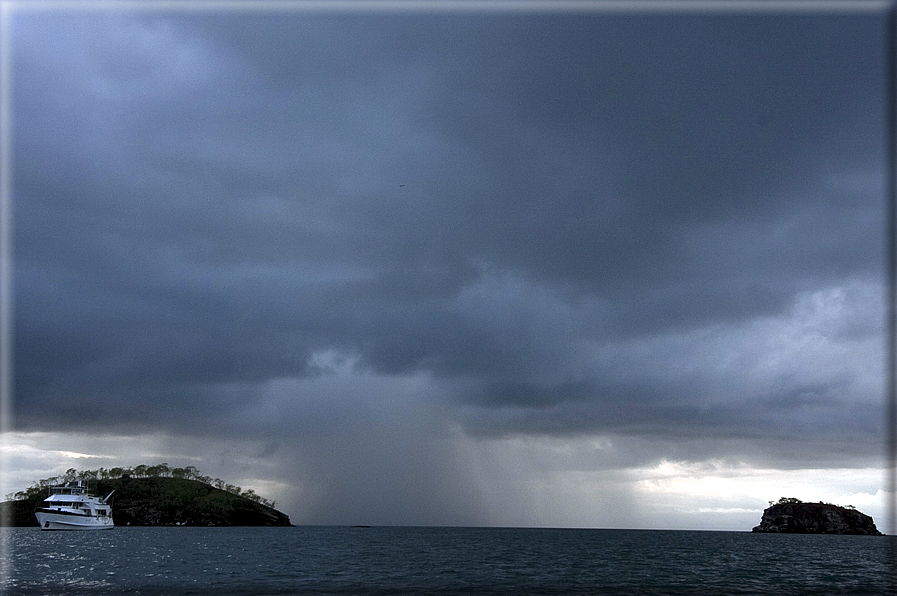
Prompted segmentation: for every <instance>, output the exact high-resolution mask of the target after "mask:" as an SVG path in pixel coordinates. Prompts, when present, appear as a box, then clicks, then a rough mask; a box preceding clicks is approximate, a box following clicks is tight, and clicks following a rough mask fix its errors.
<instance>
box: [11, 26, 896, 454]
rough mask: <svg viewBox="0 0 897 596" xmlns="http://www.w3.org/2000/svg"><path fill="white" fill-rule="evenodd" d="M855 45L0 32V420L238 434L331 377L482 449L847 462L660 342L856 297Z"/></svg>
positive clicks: (812, 391)
mask: <svg viewBox="0 0 897 596" xmlns="http://www.w3.org/2000/svg"><path fill="white" fill-rule="evenodd" d="M882 23H883V19H881V18H880V17H877V16H869V15H866V16H862V17H858V16H840V17H832V16H816V15H801V16H783V15H776V16H774V17H772V16H759V15H752V16H733V15H726V16H720V15H716V16H708V15H692V16H676V17H671V16H669V15H667V16H664V17H658V16H641V17H634V16H619V15H616V16H607V15H604V16H577V17H570V16H568V17H547V16H540V17H539V18H534V17H529V16H524V15H515V16H512V17H507V16H503V17H501V18H499V17H483V16H469V17H468V16H464V17H462V16H458V15H454V16H440V15H414V16H397V15H393V16H390V17H383V16H379V17H374V16H354V17H340V18H335V17H323V16H308V15H306V16H300V17H292V16H278V17H277V18H274V17H266V16H248V17H246V16H241V17H239V18H236V17H233V16H216V15H204V16H202V17H177V18H166V17H162V16H146V15H144V16H140V17H135V16H132V15H128V14H126V13H121V14H118V15H113V16H109V15H90V16H78V17H72V16H49V15H43V16H27V17H25V16H20V17H17V18H16V23H15V26H14V31H15V36H14V50H15V52H14V58H15V64H16V71H15V77H14V80H13V90H14V95H15V106H16V107H15V116H16V128H15V131H16V132H15V138H14V143H15V150H16V156H15V167H16V180H15V183H16V216H15V217H16V219H15V225H16V267H17V269H16V276H17V279H16V327H17V335H16V355H15V358H16V394H17V400H16V413H17V421H18V423H19V424H21V425H23V426H24V427H26V428H28V427H31V428H37V427H42V426H43V427H55V426H66V427H69V426H71V425H73V424H75V425H78V424H80V425H84V426H92V425H100V424H112V425H123V426H128V425H140V424H144V425H147V426H149V427H154V426H160V427H163V428H180V429H188V428H189V429H192V430H193V431H195V432H204V431H210V430H214V429H218V428H225V427H230V426H233V427H239V426H240V424H241V423H240V422H238V421H237V422H233V421H234V420H238V419H239V418H240V417H241V416H242V417H246V416H248V414H247V411H248V410H251V409H252V407H253V405H254V404H255V405H258V406H259V407H261V404H263V402H265V400H266V399H269V398H270V396H269V395H268V394H267V393H266V386H267V384H269V383H271V382H273V381H276V380H278V379H283V378H291V377H295V378H317V377H318V376H321V375H325V376H326V374H328V373H327V372H326V370H325V369H326V368H327V367H326V366H324V367H323V368H322V367H321V366H316V365H315V364H314V362H315V360H314V359H315V355H316V354H320V353H322V352H326V351H334V352H336V353H340V354H343V355H346V356H347V357H351V358H352V359H354V360H353V362H354V367H355V370H356V371H357V372H358V373H359V374H361V373H365V374H367V373H371V374H379V375H386V376H390V375H397V376H405V375H415V374H423V375H428V378H430V379H431V382H432V383H433V384H434V386H438V387H440V388H441V389H440V391H439V392H438V393H439V396H440V397H439V398H440V399H441V400H443V401H444V402H445V403H449V404H453V405H456V406H457V407H458V408H459V410H458V412H459V413H457V414H456V416H457V418H458V419H459V420H460V421H461V422H462V423H464V424H465V427H466V428H467V429H468V430H469V431H470V432H475V433H482V434H486V435H490V434H501V433H513V432H536V433H548V434H564V433H570V432H587V431H590V430H608V431H613V432H619V433H622V434H626V433H632V434H639V433H644V434H649V435H657V436H666V435H667V434H669V435H680V436H681V435H688V434H691V433H703V434H706V435H708V436H725V435H727V434H732V433H736V432H740V433H744V434H748V435H758V436H759V435H764V434H767V435H775V434H776V433H778V432H780V430H781V432H785V430H784V429H779V428H777V426H776V425H777V424H778V422H776V419H775V417H772V418H771V419H770V417H763V416H760V415H758V414H756V412H757V411H758V408H759V409H762V410H764V411H768V410H774V411H775V412H783V413H784V414H783V415H785V416H787V417H788V420H793V419H796V418H799V417H802V416H803V417H804V418H803V419H805V420H806V419H807V418H806V414H807V412H806V411H801V412H796V411H795V408H798V407H799V406H798V405H796V404H804V403H805V402H807V403H809V402H812V403H813V404H816V407H818V408H820V410H819V415H818V416H816V415H815V414H814V415H813V416H811V417H810V418H809V420H811V421H813V422H812V423H811V424H808V425H807V426H806V428H798V429H796V430H794V432H796V433H798V434H805V433H812V432H814V431H820V432H828V431H829V430H831V432H832V433H834V434H837V433H838V432H841V431H843V432H847V431H849V432H847V434H849V435H850V436H851V437H854V436H859V437H868V436H870V435H871V434H873V433H874V432H875V430H876V429H874V428H873V427H872V426H871V425H870V424H869V422H868V420H867V418H868V412H869V411H871V408H873V406H872V405H871V404H872V400H871V399H869V400H867V401H866V402H863V404H862V405H860V406H858V410H857V412H858V413H857V414H856V415H855V418H856V419H855V420H853V419H852V420H848V421H847V422H846V423H845V424H846V426H845V427H844V428H847V431H844V428H842V429H840V431H839V430H838V429H834V430H832V429H828V427H827V426H826V424H825V420H826V416H831V413H832V412H834V411H838V409H839V408H843V407H844V406H845V404H847V403H850V402H851V401H852V400H853V401H855V399H856V398H857V397H858V396H859V397H863V398H865V397H868V396H865V395H863V393H862V391H861V389H858V388H857V387H856V386H855V385H853V384H852V377H850V375H849V374H848V379H847V381H845V379H844V377H843V375H842V377H839V378H832V379H829V378H823V379H822V380H821V381H820V380H819V379H818V378H813V377H812V375H810V374H809V373H807V374H806V375H804V376H801V375H800V374H798V375H797V376H792V377H791V378H790V380H789V379H788V378H786V377H787V371H778V372H776V371H773V372H771V373H769V375H770V377H775V378H776V379H778V380H777V381H775V382H772V381H769V379H768V378H765V377H764V378H763V379H761V381H763V382H762V383H759V382H758V384H756V385H753V386H752V385H750V382H749V380H744V379H740V377H739V375H738V372H737V370H736V367H734V366H730V367H727V368H725V370H723V371H722V372H720V371H719V370H716V371H714V369H713V366H715V365H716V364H718V362H717V361H716V360H715V359H714V358H715V357H717V356H718V354H716V353H714V351H713V349H712V348H707V345H708V344H707V343H706V342H708V341H710V339H708V338H707V337H704V336H701V337H698V338H697V339H694V341H691V340H681V341H680V340H676V338H677V337H680V336H682V337H687V336H688V335H689V334H696V333H697V334H700V333H701V330H706V329H710V330H711V331H710V332H708V333H713V330H714V329H716V330H720V331H719V332H720V333H730V334H734V335H737V334H738V333H740V332H742V331H743V330H744V329H745V328H746V327H745V326H748V327H749V326H750V325H752V324H754V323H755V322H756V321H758V320H766V319H776V318H777V317H779V318H781V320H783V321H784V320H787V318H788V317H789V316H791V315H792V314H793V313H792V309H793V308H794V304H795V301H796V300H797V299H798V297H799V296H800V295H803V294H807V293H813V292H819V291H823V290H826V289H829V288H831V287H833V286H848V285H850V284H860V285H862V284H863V283H871V284H875V283H878V280H879V273H880V270H881V259H880V253H881V247H882V245H883V242H882V239H881V232H882V230H881V229H880V228H881V226H880V224H879V218H880V215H881V213H882V212H883V211H882V205H881V201H880V198H879V197H880V188H879V186H878V183H877V182H874V181H875V180H878V178H879V170H880V167H881V163H882V156H881V145H882V133H881V127H882V120H881V118H880V114H882V111H883V106H882V103H881V97H882V90H883V89H882V80H881V78H880V76H879V73H881V72H882V64H881V49H880V48H881V45H882V39H883V38H882V32H883V28H882ZM869 180H873V182H871V183H870V182H869ZM857 287H859V286H857ZM858 296H859V298H858ZM864 296H865V294H863V292H862V291H860V290H857V291H848V292H847V297H848V299H854V298H856V299H857V300H859V299H860V298H863V297H864ZM863 304H867V302H864V303H863ZM870 316H872V315H870ZM873 318H874V317H873ZM868 320H869V317H858V318H857V320H856V324H857V326H856V327H852V330H842V333H843V334H844V337H859V338H868V337H870V336H873V335H874V334H875V333H877V332H878V329H877V327H876V325H870V324H869V323H868ZM714 341H715V340H714ZM722 341H723V340H720V342H722ZM651 342H655V343H653V344H652V343H651ZM646 346H647V347H646ZM727 346H728V348H727V349H731V350H733V351H737V350H742V349H743V350H748V349H749V348H750V350H753V351H756V352H762V350H763V349H766V348H767V347H766V346H747V347H746V346H741V345H740V344H738V345H736V344H731V345H729V344H727ZM696 351H702V352H701V353H700V354H698V353H696ZM753 351H752V352H751V353H754V352H753ZM704 352H706V353H704ZM686 354H692V355H693V362H694V364H693V365H692V366H694V367H695V368H698V369H699V368H700V365H701V364H706V365H708V368H707V369H705V370H689V364H688V362H687V361H688V358H686V357H685V356H684V355H686ZM798 360H799V359H795V360H794V361H793V362H791V363H790V364H793V363H795V362H797V361H798ZM752 366H755V367H756V368H757V369H758V370H759V369H760V368H761V367H760V365H759V364H757V363H756V362H753V361H752ZM763 370H765V369H763ZM758 374H759V373H758ZM776 375H778V376H776ZM823 377H825V375H823ZM763 383H766V385H764V384H763ZM776 383H778V384H776ZM820 383H821V384H820ZM733 385H737V386H736V387H734V388H733ZM266 396H268V397H266ZM795 396H796V397H795ZM282 399H284V400H287V401H288V400H290V399H295V398H294V397H283V398H282ZM369 399H370V400H371V401H378V400H381V399H385V395H384V394H383V393H380V392H378V391H373V390H372V392H371V394H370V396H369ZM63 403H70V404H73V405H75V406H76V407H71V408H62V407H61V405H62V404H63ZM57 406H60V407H57ZM864 408H865V409H864ZM468 413H469V414H470V415H469V416H468ZM333 415H335V416H336V415H342V414H339V413H334V414H333ZM249 418H250V419H251V416H249ZM244 419H247V418H244ZM269 423H270V424H272V425H274V426H277V424H278V423H276V422H275V421H269ZM285 432H286V431H285Z"/></svg>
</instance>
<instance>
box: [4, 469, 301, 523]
mask: <svg viewBox="0 0 897 596" xmlns="http://www.w3.org/2000/svg"><path fill="white" fill-rule="evenodd" d="M145 468H148V469H152V468H153V466H148V467H145ZM177 470H178V469H177V468H176V469H175V476H172V475H167V476H163V475H154V476H150V475H145V473H144V475H141V476H139V477H133V476H131V474H128V473H122V474H121V475H119V476H118V477H110V475H109V474H105V476H106V477H105V478H102V477H100V476H102V475H101V474H97V475H96V477H90V476H91V475H90V474H88V475H87V476H88V477H86V478H84V480H82V481H85V482H87V486H88V487H89V488H90V490H91V492H92V493H94V494H98V495H103V496H105V495H107V494H109V493H111V492H112V491H115V492H114V493H113V495H112V499H111V500H112V519H113V521H114V524H115V525H116V526H291V525H292V524H291V523H290V518H289V517H288V516H287V515H285V514H284V513H281V512H280V511H278V510H276V509H275V508H274V504H273V503H271V502H269V501H267V500H266V499H262V498H261V497H258V496H257V495H255V494H254V493H253V492H252V491H251V490H248V491H242V490H240V489H239V487H235V486H232V485H229V484H225V483H223V482H222V481H220V480H218V479H215V480H212V479H210V478H207V477H204V476H202V475H200V474H198V473H197V474H191V476H193V477H189V478H188V477H184V476H185V475H181V474H178V473H177ZM69 472H74V470H69ZM75 476H77V474H75ZM79 479H80V478H79ZM63 480H64V481H70V479H68V478H52V479H47V480H41V481H40V482H38V483H37V484H35V485H34V486H32V487H31V488H29V489H27V490H25V491H21V492H19V493H16V494H15V495H14V496H15V498H14V499H12V500H8V501H5V502H3V503H0V524H2V525H6V526H19V527H21V526H37V519H36V518H35V516H34V510H35V508H37V507H40V506H41V503H42V501H43V499H45V498H46V497H47V487H48V486H51V485H53V484H57V483H58V482H59V481H63ZM215 484H220V485H221V486H220V487H217V486H214V485H215Z"/></svg>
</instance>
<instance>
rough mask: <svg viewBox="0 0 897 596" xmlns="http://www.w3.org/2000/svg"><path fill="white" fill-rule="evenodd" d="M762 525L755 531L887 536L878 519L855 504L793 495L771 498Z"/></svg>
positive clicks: (764, 512)
mask: <svg viewBox="0 0 897 596" xmlns="http://www.w3.org/2000/svg"><path fill="white" fill-rule="evenodd" d="M769 505H770V506H769V507H768V508H767V509H766V510H764V511H763V517H762V519H761V520H760V525H759V526H756V527H755V528H754V529H753V530H751V531H752V532H765V533H774V534H854V535H866V536H883V535H884V534H882V533H881V532H879V531H878V528H876V527H875V522H874V521H873V520H872V518H871V517H870V516H868V515H866V514H865V513H860V512H859V511H857V510H856V508H855V507H853V506H852V505H847V506H845V507H841V506H839V505H832V504H831V503H822V502H819V503H805V502H803V501H801V500H800V499H795V498H793V497H782V498H781V499H779V500H778V502H776V503H773V502H772V501H770V502H769Z"/></svg>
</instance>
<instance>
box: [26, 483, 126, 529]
mask: <svg viewBox="0 0 897 596" xmlns="http://www.w3.org/2000/svg"><path fill="white" fill-rule="evenodd" d="M114 492H115V491H112V493H114ZM112 493H109V494H108V495H106V498H104V499H101V498H99V497H95V496H93V495H90V494H88V493H87V487H86V486H82V485H81V483H80V482H79V483H78V484H64V485H60V486H51V487H50V495H49V496H48V497H47V498H46V499H44V506H43V507H38V508H37V509H35V510H34V516H35V517H37V522H38V524H40V529H41V530H111V529H112V527H113V525H112V506H111V505H110V504H109V497H111V496H112Z"/></svg>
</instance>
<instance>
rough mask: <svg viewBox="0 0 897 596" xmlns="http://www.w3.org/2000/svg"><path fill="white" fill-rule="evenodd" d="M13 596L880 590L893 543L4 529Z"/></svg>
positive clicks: (686, 535) (499, 531) (684, 535)
mask: <svg viewBox="0 0 897 596" xmlns="http://www.w3.org/2000/svg"><path fill="white" fill-rule="evenodd" d="M2 532H3V534H2V539H3V540H4V541H5V544H6V560H5V562H4V574H3V575H4V577H3V578H2V588H3V590H4V593H6V594H9V595H10V596H14V595H20V594H21V595H32V594H41V595H44V594H54V595H55V594H59V595H66V596H68V595H72V596H76V595H81V594H83V595H94V594H144V595H150V596H156V595H162V594H172V595H179V594H195V595H201V596H205V595H216V596H225V595H238V596H239V595H291V594H297V595H298V594H309V595H324V594H333V595H340V594H359V595H363V596H367V595H387V594H388V595H403V594H409V595H411V594H414V595H424V594H432V595H454V594H484V595H512V594H513V595H525V594H595V595H602V594H632V595H640V594H646V595H661V594H670V595H684V594H701V595H704V594H708V595H714V594H719V595H723V594H733V595H734V594H737V595H749V594H776V595H781V594H826V595H828V594H838V595H841V594H844V595H852V594H855V595H861V594H892V593H894V592H893V591H892V590H891V588H892V587H893V585H894V584H893V583H892V580H893V578H892V576H891V571H892V567H891V565H890V562H891V556H892V551H891V549H892V547H894V546H895V543H894V542H893V540H894V537H890V536H889V537H875V536H824V535H820V536H806V535H774V534H752V533H749V532H699V531H695V532H690V531H667V530H575V529H536V528H533V529H523V528H417V527H414V528H401V527H373V528H350V527H316V526H308V527H292V528H183V527H181V528H170V527H167V528H136V527H116V528H115V529H113V530H111V531H100V532H41V531H40V530H39V529H37V528H3V529H2Z"/></svg>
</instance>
